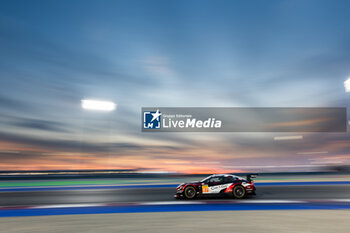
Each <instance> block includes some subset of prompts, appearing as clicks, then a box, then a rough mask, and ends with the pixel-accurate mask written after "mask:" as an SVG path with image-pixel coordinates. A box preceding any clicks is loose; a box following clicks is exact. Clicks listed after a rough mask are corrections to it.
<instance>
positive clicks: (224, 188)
mask: <svg viewBox="0 0 350 233" xmlns="http://www.w3.org/2000/svg"><path fill="white" fill-rule="evenodd" d="M255 177H256V174H249V175H247V178H246V179H244V178H242V177H239V176H236V175H231V174H222V175H211V176H208V177H207V178H205V179H203V180H202V181H196V182H191V183H183V184H180V185H179V186H177V188H176V194H175V198H187V199H192V198H195V197H198V196H206V195H220V194H223V195H225V194H227V195H231V196H233V197H235V198H239V199H240V198H244V197H246V196H247V194H255V190H256V189H255V185H254V182H253V180H252V178H255Z"/></svg>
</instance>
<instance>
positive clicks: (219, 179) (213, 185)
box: [208, 176, 226, 194]
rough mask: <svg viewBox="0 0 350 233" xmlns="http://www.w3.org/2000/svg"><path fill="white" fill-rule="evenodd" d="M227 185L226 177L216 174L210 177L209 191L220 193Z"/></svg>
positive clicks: (210, 192)
mask: <svg viewBox="0 0 350 233" xmlns="http://www.w3.org/2000/svg"><path fill="white" fill-rule="evenodd" d="M225 188H226V185H225V184H224V177H223V176H215V177H212V178H210V180H209V182H208V193H209V194H216V193H220V191H221V190H222V189H225Z"/></svg>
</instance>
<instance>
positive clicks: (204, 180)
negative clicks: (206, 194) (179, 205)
mask: <svg viewBox="0 0 350 233" xmlns="http://www.w3.org/2000/svg"><path fill="white" fill-rule="evenodd" d="M211 177H212V176H208V177H206V178H204V179H203V180H201V182H204V183H207V182H208V181H209V179H210V178H211Z"/></svg>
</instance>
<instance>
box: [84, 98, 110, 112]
mask: <svg viewBox="0 0 350 233" xmlns="http://www.w3.org/2000/svg"><path fill="white" fill-rule="evenodd" d="M81 107H82V108H83V109H87V110H96V111H113V110H115V108H116V104H115V103H113V102H111V101H100V100H81Z"/></svg>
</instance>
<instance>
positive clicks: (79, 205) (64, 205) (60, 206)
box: [30, 203, 106, 209]
mask: <svg viewBox="0 0 350 233" xmlns="http://www.w3.org/2000/svg"><path fill="white" fill-rule="evenodd" d="M95 206H106V204H101V203H91V204H58V205H38V206H32V207H30V208H31V209H50V208H74V207H95Z"/></svg>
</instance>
